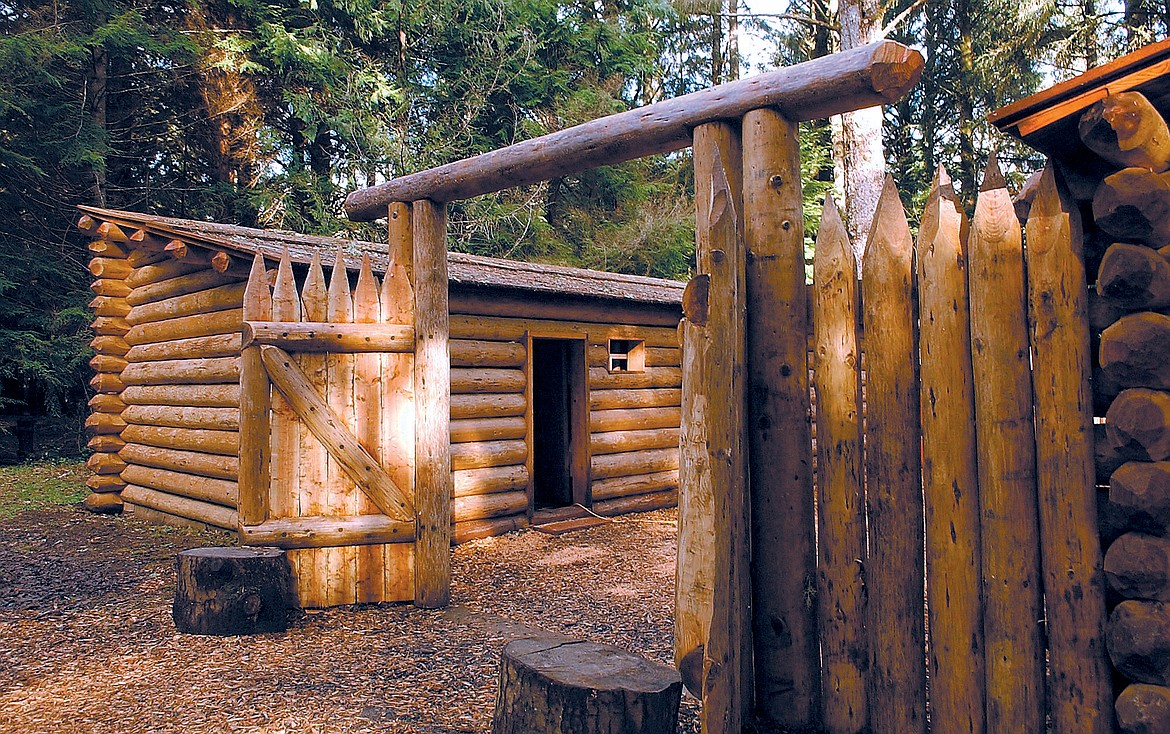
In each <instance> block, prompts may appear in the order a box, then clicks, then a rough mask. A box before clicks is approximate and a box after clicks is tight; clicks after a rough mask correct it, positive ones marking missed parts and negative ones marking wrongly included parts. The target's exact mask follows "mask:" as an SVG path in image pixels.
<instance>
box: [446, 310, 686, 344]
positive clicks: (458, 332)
mask: <svg viewBox="0 0 1170 734" xmlns="http://www.w3.org/2000/svg"><path fill="white" fill-rule="evenodd" d="M550 331H555V332H556V333H555V334H552V333H550ZM529 332H533V333H536V334H538V335H539V334H542V333H544V334H546V335H548V336H559V337H564V338H572V337H584V336H586V335H588V336H589V337H590V338H591V339H598V340H602V339H606V340H608V339H641V340H642V341H643V342H645V344H646V346H647V347H675V348H677V347H678V329H677V327H664V326H629V325H624V324H623V325H617V324H614V325H606V324H598V323H594V322H589V321H557V322H556V323H551V324H550V323H549V322H548V321H547V320H544V319H531V318H503V317H497V316H475V315H469V314H457V313H452V314H451V339H452V340H454V339H475V340H486V341H513V342H518V341H522V340H523V339H524V338H525V337H526V336H527V335H528V334H529Z"/></svg>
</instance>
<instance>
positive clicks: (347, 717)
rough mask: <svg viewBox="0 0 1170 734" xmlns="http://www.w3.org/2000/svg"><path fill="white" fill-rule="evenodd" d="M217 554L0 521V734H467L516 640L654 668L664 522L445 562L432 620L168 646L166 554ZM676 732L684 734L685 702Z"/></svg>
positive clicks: (312, 620) (507, 540)
mask: <svg viewBox="0 0 1170 734" xmlns="http://www.w3.org/2000/svg"><path fill="white" fill-rule="evenodd" d="M227 539H228V536H226V535H218V534H212V533H206V534H199V533H195V532H191V531H188V530H181V529H176V528H160V527H154V526H149V525H146V524H144V523H140V522H137V521H135V520H133V519H124V518H110V517H98V516H94V515H90V514H88V513H85V512H83V511H80V510H76V509H74V508H72V507H56V508H52V509H48V510H38V511H33V512H23V513H21V514H18V515H17V516H15V517H13V518H11V519H7V520H0V732H13V733H15V732H20V733H22V734H25V733H35V732H46V733H52V734H64V733H66V732H93V733H94V734H101V733H103V732H110V733H114V732H118V733H121V732H135V731H150V732H272V733H275V732H290V733H291V732H321V733H324V732H330V733H333V732H337V733H342V732H344V733H347V734H348V733H356V732H394V733H396V734H397V733H402V734H414V733H418V734H439V733H451V734H454V733H456V732H484V731H487V730H488V729H489V726H490V720H491V713H492V707H493V702H494V696H495V688H496V673H497V661H498V659H499V652H500V649H501V648H502V647H503V645H504V644H505V643H506V642H507V641H508V640H509V639H512V638H514V637H516V636H518V635H520V634H523V632H524V631H525V630H526V629H527V628H541V629H547V630H554V631H557V632H562V633H565V634H569V635H573V636H577V637H582V638H585V639H589V640H595V641H598V642H607V643H611V644H615V645H620V646H622V647H625V648H627V649H630V650H632V651H634V652H638V653H640V654H643V655H646V656H647V657H650V658H652V659H657V660H661V661H663V662H668V661H669V660H670V654H671V653H670V646H671V611H672V604H673V601H672V596H673V583H674V552H675V545H674V540H675V530H674V514H673V512H671V511H662V512H656V513H650V514H646V515H641V516H632V517H627V518H618V519H617V520H616V521H615V522H613V523H610V524H607V525H604V526H602V527H597V528H593V529H589V530H584V531H579V532H576V533H571V534H568V535H564V536H560V537H550V536H546V535H542V534H540V533H537V532H534V531H528V532H524V533H514V534H512V535H509V536H504V537H502V538H490V539H486V540H481V541H476V542H473V543H469V544H466V545H463V546H460V547H458V548H456V549H455V553H454V578H455V583H454V587H453V590H452V593H453V601H452V606H451V607H450V608H448V609H446V610H443V611H433V612H432V611H423V610H418V609H415V608H414V607H412V606H410V605H367V606H358V607H348V608H342V609H333V610H328V611H323V612H318V613H310V614H307V615H305V616H304V617H303V618H302V619H301V620H300V621H299V622H298V623H297V624H296V625H295V626H294V627H293V628H292V629H290V630H289V631H288V632H287V633H284V634H275V635H258V636H255V637H247V638H215V637H202V636H193V635H179V634H177V633H176V632H175V629H174V625H173V623H172V622H171V619H170V607H171V599H172V596H173V594H174V570H173V562H174V554H175V553H177V552H178V551H180V550H183V549H186V548H191V547H196V546H205V545H222V544H224V543H225V542H227ZM680 719H681V724H680V731H681V732H696V731H698V727H697V723H696V721H697V718H696V712H695V706H694V702H693V700H691V699H688V698H686V697H685V696H684V703H683V711H682V714H681V716H680Z"/></svg>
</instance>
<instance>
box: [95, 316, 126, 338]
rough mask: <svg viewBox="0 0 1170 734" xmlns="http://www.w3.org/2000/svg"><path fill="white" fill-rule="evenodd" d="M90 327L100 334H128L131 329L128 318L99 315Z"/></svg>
mask: <svg viewBox="0 0 1170 734" xmlns="http://www.w3.org/2000/svg"><path fill="white" fill-rule="evenodd" d="M89 328H90V329H92V330H93V333H95V334H97V335H98V336H123V337H124V336H126V335H127V334H128V333H129V331H130V324H128V323H126V319H122V318H118V317H116V316H98V317H97V318H96V319H94V320H93V323H92V324H90V327H89Z"/></svg>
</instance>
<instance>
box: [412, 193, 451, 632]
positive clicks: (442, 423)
mask: <svg viewBox="0 0 1170 734" xmlns="http://www.w3.org/2000/svg"><path fill="white" fill-rule="evenodd" d="M411 224H412V229H413V233H414V319H415V356H414V390H415V423H414V425H415V434H414V436H415V439H414V440H415V444H414V445H415V453H414V455H415V467H414V492H415V506H416V507H417V509H418V517H417V521H418V529H417V531H416V533H415V546H414V549H415V551H414V554H415V555H414V568H415V600H414V603H415V605H417V606H419V607H423V608H426V609H435V608H440V607H445V606H447V603H448V602H449V601H450V599H451V517H452V515H451V511H452V510H451V499H452V493H453V491H454V490H453V488H452V483H451V434H450V430H451V429H450V422H451V360H450V357H449V352H448V341H449V336H450V311H449V308H448V294H447V284H448V282H447V280H448V279H447V207H446V205H445V204H435V203H434V202H431V201H428V200H421V201H416V202H414V203H413V204H412V205H411Z"/></svg>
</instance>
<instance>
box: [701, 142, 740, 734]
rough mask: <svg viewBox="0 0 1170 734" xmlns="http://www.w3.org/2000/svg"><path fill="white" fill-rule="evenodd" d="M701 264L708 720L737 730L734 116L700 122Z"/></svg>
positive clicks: (719, 731) (713, 726) (715, 731)
mask: <svg viewBox="0 0 1170 734" xmlns="http://www.w3.org/2000/svg"><path fill="white" fill-rule="evenodd" d="M694 156H695V208H696V242H697V250H698V265H699V267H698V269H699V272H700V273H703V274H705V275H708V276H709V288H708V293H707V296H708V298H707V306H708V308H707V309H706V314H705V318H703V319H702V321H704V322H705V326H704V328H703V332H702V335H701V338H702V339H704V340H706V342H707V344H706V345H705V348H704V349H703V350H702V351H703V353H704V354H705V355H706V360H705V362H704V364H703V365H702V367H701V372H702V380H703V382H702V385H701V386H700V389H701V390H702V391H703V393H704V395H705V397H706V406H707V457H706V459H707V462H708V464H709V466H710V472H711V488H712V490H713V492H714V502H713V507H714V514H715V522H714V530H715V535H714V541H713V542H714V546H715V548H714V569H715V578H714V588H713V590H712V611H711V627H710V637H709V639H708V641H707V645H706V649H705V658H704V661H703V668H704V681H703V712H702V726H703V730H704V731H705V732H710V733H711V734H724V733H728V734H732V733H733V734H738V733H739V731H740V730H741V728H742V726H743V721H744V719H745V716H746V714H747V713H748V712H749V711H750V709H751V694H752V685H751V649H752V648H751V618H750V608H751V606H750V599H751V586H750V579H749V575H748V574H749V569H748V563H749V559H748V553H749V549H748V530H749V529H748V500H747V454H746V450H747V445H746V423H745V419H746V405H745V385H744V371H743V365H744V328H745V324H744V309H745V292H744V283H743V278H744V275H743V273H744V259H745V255H744V248H743V238H742V236H741V232H742V230H741V228H740V220H739V216H740V214H739V213H740V212H742V204H741V202H742V186H743V184H742V182H743V174H742V170H741V168H740V166H741V162H742V154H741V152H740V141H739V135H738V133H737V131H736V130H735V129H734V128H732V127H731V126H730V125H728V124H726V123H710V124H707V125H702V126H700V127H698V128H696V129H695V133H694Z"/></svg>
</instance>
